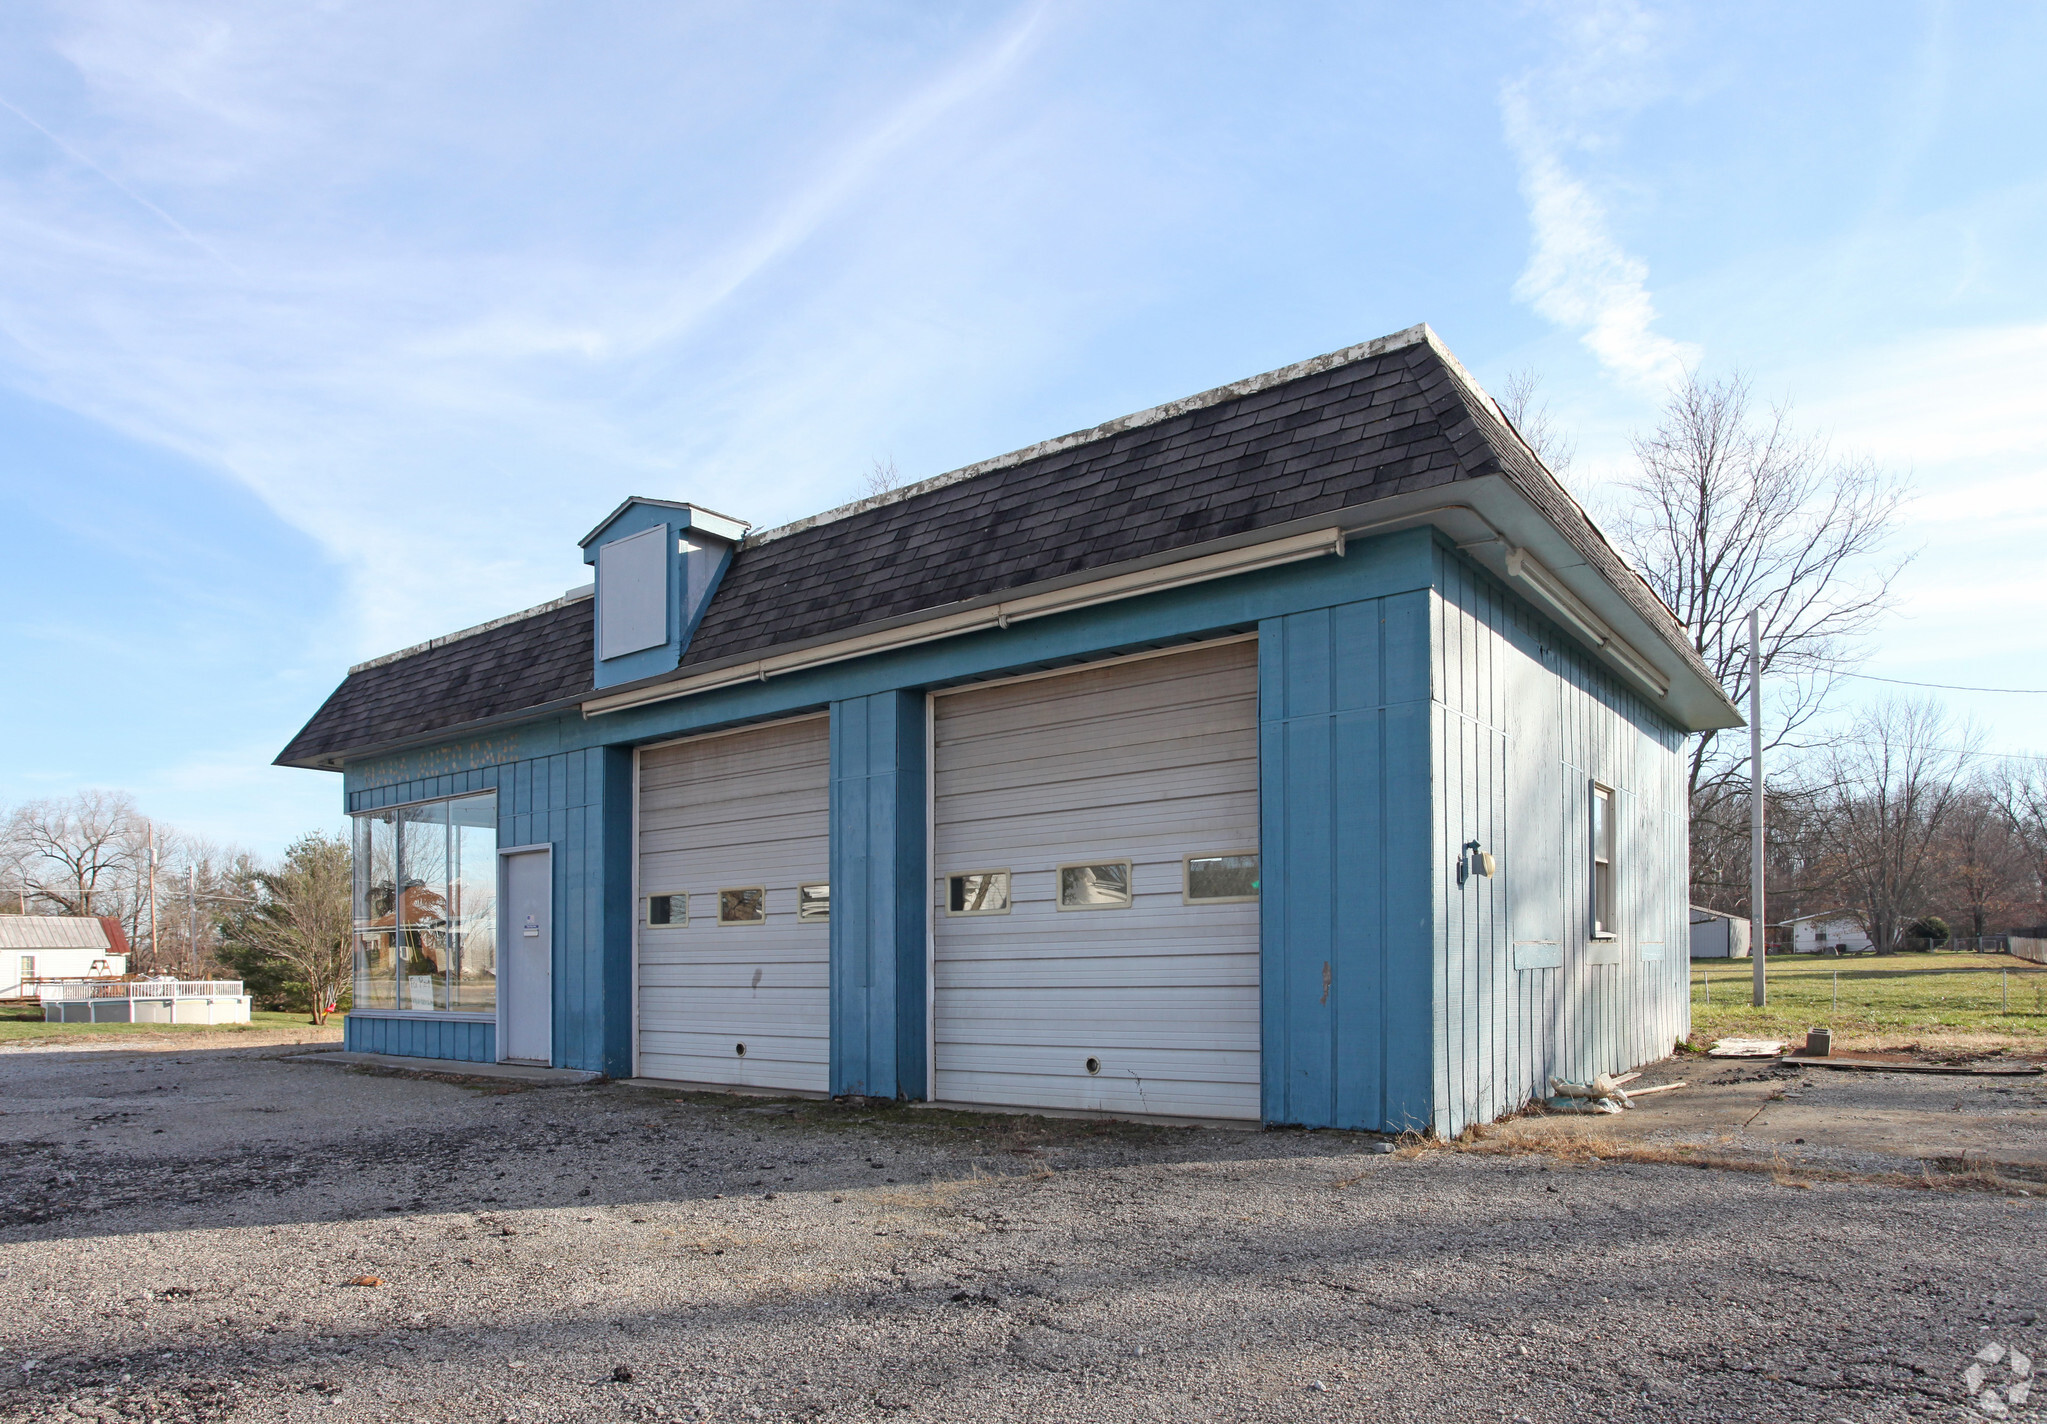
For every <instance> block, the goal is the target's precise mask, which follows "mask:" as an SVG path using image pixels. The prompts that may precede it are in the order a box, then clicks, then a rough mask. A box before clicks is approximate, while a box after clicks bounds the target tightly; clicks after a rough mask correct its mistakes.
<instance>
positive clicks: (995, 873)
mask: <svg viewBox="0 0 2047 1424" xmlns="http://www.w3.org/2000/svg"><path fill="white" fill-rule="evenodd" d="M945 912H946V913H947V914H948V915H1006V914H1008V913H1009V872H1008V871H1006V870H964V871H961V872H959V873H958V874H956V875H948V876H946V877H945Z"/></svg>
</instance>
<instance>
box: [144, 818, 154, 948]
mask: <svg viewBox="0 0 2047 1424" xmlns="http://www.w3.org/2000/svg"><path fill="white" fill-rule="evenodd" d="M143 824H145V825H147V826H148V827H149V957H150V959H151V960H154V959H155V958H156V822H154V821H146V822H144V823H143Z"/></svg>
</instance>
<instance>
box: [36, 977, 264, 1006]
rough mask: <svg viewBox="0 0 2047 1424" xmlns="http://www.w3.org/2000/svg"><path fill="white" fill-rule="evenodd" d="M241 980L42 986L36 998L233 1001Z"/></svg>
mask: <svg viewBox="0 0 2047 1424" xmlns="http://www.w3.org/2000/svg"><path fill="white" fill-rule="evenodd" d="M241 992H242V981H241V980H239V979H102V980H98V981H96V982H92V981H88V982H86V983H82V984H80V983H74V984H41V985H38V986H37V988H36V996H37V997H38V998H40V999H42V1000H44V1001H45V1002H49V1001H51V1000H58V1001H61V1002H65V1003H70V1002H72V1001H74V1000H79V999H232V998H239V997H240V996H241Z"/></svg>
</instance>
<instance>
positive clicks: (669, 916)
mask: <svg viewBox="0 0 2047 1424" xmlns="http://www.w3.org/2000/svg"><path fill="white" fill-rule="evenodd" d="M688 924H689V896H687V895H685V894H683V893H682V892H680V891H675V892H672V893H668V894H662V895H649V896H648V897H647V928H648V929H650V930H679V929H683V928H685V927H686V926H687V925H688Z"/></svg>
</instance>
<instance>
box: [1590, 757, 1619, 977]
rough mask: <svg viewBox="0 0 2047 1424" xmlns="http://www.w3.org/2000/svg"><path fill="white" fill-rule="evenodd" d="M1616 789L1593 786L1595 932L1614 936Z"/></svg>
mask: <svg viewBox="0 0 2047 1424" xmlns="http://www.w3.org/2000/svg"><path fill="white" fill-rule="evenodd" d="M1613 841H1614V816H1613V792H1612V791H1611V790H1610V789H1609V788H1607V787H1604V786H1600V785H1598V784H1596V783H1595V784H1594V785H1593V788H1592V936H1593V938H1595V939H1612V938H1613V937H1614V935H1615V933H1616V930H1615V928H1614V887H1613V878H1614V870H1615V865H1614V853H1613V852H1614V846H1613Z"/></svg>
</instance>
